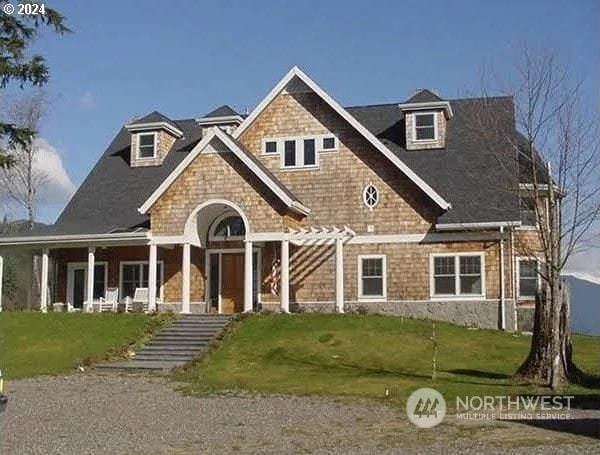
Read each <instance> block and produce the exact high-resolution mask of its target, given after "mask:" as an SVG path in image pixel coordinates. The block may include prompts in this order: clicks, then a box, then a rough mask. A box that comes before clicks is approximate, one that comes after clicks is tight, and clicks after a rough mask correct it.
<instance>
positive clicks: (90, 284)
mask: <svg viewBox="0 0 600 455" xmlns="http://www.w3.org/2000/svg"><path fill="white" fill-rule="evenodd" d="M94 253H96V248H93V247H89V248H88V267H87V292H86V294H85V300H86V305H87V311H94V307H93V305H92V304H93V302H94Z"/></svg>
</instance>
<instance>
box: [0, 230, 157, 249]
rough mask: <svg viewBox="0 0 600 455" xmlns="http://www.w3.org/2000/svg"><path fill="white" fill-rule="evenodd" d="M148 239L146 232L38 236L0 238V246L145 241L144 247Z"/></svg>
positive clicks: (148, 235)
mask: <svg viewBox="0 0 600 455" xmlns="http://www.w3.org/2000/svg"><path fill="white" fill-rule="evenodd" d="M149 239H150V233H149V232H148V231H143V232H139V233H136V232H120V233H115V234H67V235H40V236H31V237H0V245H2V246H16V245H23V244H26V245H52V244H61V243H69V244H79V243H86V244H87V243H91V242H98V243H102V242H109V243H111V242H115V243H116V242H119V243H129V242H131V241H137V240H146V242H144V243H142V245H145V244H147V243H148V241H149Z"/></svg>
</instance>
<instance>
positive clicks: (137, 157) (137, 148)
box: [135, 131, 158, 162]
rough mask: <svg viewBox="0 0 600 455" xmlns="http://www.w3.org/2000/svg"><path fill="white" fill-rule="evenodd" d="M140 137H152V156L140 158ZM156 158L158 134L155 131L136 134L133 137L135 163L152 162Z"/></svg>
mask: <svg viewBox="0 0 600 455" xmlns="http://www.w3.org/2000/svg"><path fill="white" fill-rule="evenodd" d="M141 136H152V138H153V142H154V145H153V149H152V156H140V137H141ZM157 156H158V133H157V132H156V131H146V132H141V133H136V135H135V160H136V161H142V162H143V161H146V160H148V161H152V160H154V159H155V158H156V157H157Z"/></svg>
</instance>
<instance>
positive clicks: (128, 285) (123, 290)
mask: <svg viewBox="0 0 600 455" xmlns="http://www.w3.org/2000/svg"><path fill="white" fill-rule="evenodd" d="M119 266H120V267H119V296H120V298H125V297H133V295H134V293H135V289H136V288H147V287H148V272H149V269H150V267H149V266H148V261H121V263H120V264H119ZM163 273H164V265H163V261H156V295H157V297H158V299H159V300H162V298H163V279H164V278H163V277H164V275H163Z"/></svg>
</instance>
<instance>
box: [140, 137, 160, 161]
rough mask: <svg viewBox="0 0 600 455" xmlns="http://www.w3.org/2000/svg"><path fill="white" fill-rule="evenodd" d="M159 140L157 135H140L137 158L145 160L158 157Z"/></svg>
mask: <svg viewBox="0 0 600 455" xmlns="http://www.w3.org/2000/svg"><path fill="white" fill-rule="evenodd" d="M157 138H158V135H157V134H156V133H138V135H137V153H136V158H137V159H141V160H143V159H150V158H154V157H156V150H157V148H158V147H157V143H156V142H157Z"/></svg>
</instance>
